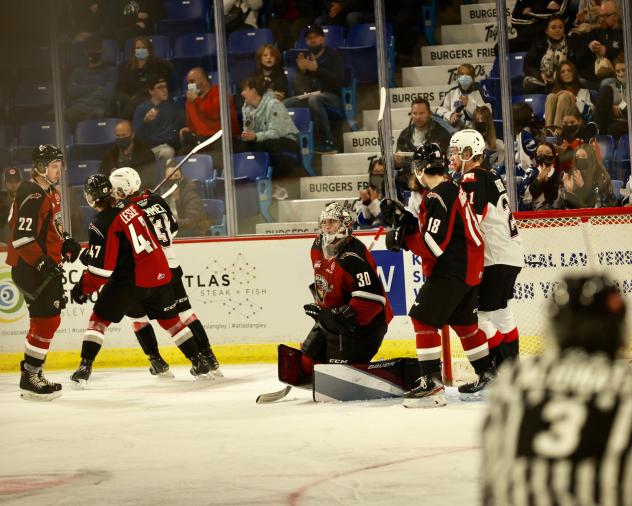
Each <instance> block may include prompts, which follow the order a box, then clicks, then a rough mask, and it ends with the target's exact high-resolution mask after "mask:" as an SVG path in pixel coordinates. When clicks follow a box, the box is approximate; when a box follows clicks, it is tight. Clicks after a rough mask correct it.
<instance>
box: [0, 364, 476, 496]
mask: <svg viewBox="0 0 632 506" xmlns="http://www.w3.org/2000/svg"><path fill="white" fill-rule="evenodd" d="M222 370H223V371H224V374H225V376H226V377H225V378H224V379H218V380H215V381H214V382H209V381H195V380H194V379H193V378H192V377H191V376H190V375H189V372H188V369H186V368H184V367H176V368H174V372H175V375H176V377H175V379H158V378H155V377H152V376H150V374H149V373H148V372H147V369H142V370H140V369H113V370H99V369H95V371H94V372H93V375H92V378H91V381H90V382H89V384H88V389H87V390H82V391H77V390H72V389H71V387H70V384H69V383H70V381H69V379H68V377H69V375H70V372H58V371H54V372H51V373H47V377H49V378H50V379H51V380H56V381H61V382H62V383H63V385H64V395H63V396H62V397H61V398H59V399H57V400H55V401H52V402H28V401H24V400H22V399H20V397H19V393H18V386H17V384H18V376H17V375H16V374H5V375H0V406H1V407H0V448H1V452H2V458H1V459H0V504H2V505H17V504H19V505H29V506H31V505H47V506H49V505H89V506H93V505H103V504H104V505H135V506H138V505H157V504H161V505H162V504H179V505H180V504H182V505H187V506H188V505H287V506H295V505H296V506H298V505H305V506H310V505H354V504H362V505H366V504H370V505H417V504H418V505H423V506H444V505H445V506H448V505H449V506H458V505H467V506H473V505H476V504H477V503H478V500H477V497H478V491H477V475H478V469H479V465H478V461H479V441H478V434H479V429H480V421H481V416H482V413H483V404H480V403H461V402H459V401H458V400H457V399H456V392H455V390H454V389H449V390H448V402H449V405H448V407H446V408H437V409H429V410H424V409H405V408H403V407H402V406H401V401H398V400H384V401H370V402H353V403H337V404H321V403H314V402H312V400H311V393H310V392H307V391H301V390H296V389H293V390H292V391H291V392H290V394H289V395H288V397H286V399H284V400H283V401H280V402H277V403H274V404H267V405H261V404H256V403H255V398H256V397H257V395H258V394H260V393H262V392H269V391H273V390H278V389H280V388H281V387H282V385H281V384H280V383H278V381H277V380H276V369H275V366H274V365H270V364H266V365H247V366H244V365H240V366H223V367H222Z"/></svg>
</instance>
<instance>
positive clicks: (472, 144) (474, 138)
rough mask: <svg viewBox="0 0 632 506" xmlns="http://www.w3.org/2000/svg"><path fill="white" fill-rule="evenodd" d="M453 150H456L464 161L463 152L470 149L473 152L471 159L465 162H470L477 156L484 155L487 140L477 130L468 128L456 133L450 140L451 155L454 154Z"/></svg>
mask: <svg viewBox="0 0 632 506" xmlns="http://www.w3.org/2000/svg"><path fill="white" fill-rule="evenodd" d="M452 148H456V150H457V153H458V155H459V156H460V157H461V160H464V159H463V156H462V154H463V151H465V150H466V149H467V148H469V149H470V150H471V152H472V154H471V156H470V158H468V159H467V160H464V161H466V162H467V161H469V160H471V159H472V158H474V157H475V156H476V155H482V154H483V153H484V151H485V139H484V138H483V136H482V135H481V134H480V132H478V131H477V130H473V129H471V128H466V129H465V130H461V131H459V132H456V133H455V134H454V135H453V136H452V138H451V139H450V153H452V152H453V149H452Z"/></svg>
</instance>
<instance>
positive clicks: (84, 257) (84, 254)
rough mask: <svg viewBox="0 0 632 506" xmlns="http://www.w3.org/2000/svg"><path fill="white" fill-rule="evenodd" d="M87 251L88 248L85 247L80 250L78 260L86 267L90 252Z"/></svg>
mask: <svg viewBox="0 0 632 506" xmlns="http://www.w3.org/2000/svg"><path fill="white" fill-rule="evenodd" d="M89 251H90V248H86V249H84V250H83V251H82V252H81V255H79V261H80V262H81V263H82V264H83V265H85V266H86V267H87V266H88V264H89V263H90V260H89V257H90V254H89V253H88V252H89Z"/></svg>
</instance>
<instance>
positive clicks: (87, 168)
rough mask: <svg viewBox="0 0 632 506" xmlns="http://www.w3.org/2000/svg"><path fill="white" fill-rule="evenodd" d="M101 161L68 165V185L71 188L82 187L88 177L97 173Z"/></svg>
mask: <svg viewBox="0 0 632 506" xmlns="http://www.w3.org/2000/svg"><path fill="white" fill-rule="evenodd" d="M100 167H101V160H80V161H76V162H71V163H70V164H68V184H69V185H71V186H75V185H82V186H83V184H84V183H85V182H86V179H87V178H88V176H92V175H93V174H96V173H97V172H99V168H100Z"/></svg>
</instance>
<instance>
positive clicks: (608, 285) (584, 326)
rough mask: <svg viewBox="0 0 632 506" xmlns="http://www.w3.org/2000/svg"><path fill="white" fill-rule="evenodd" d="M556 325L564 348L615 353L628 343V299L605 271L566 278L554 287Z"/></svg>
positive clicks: (559, 342)
mask: <svg viewBox="0 0 632 506" xmlns="http://www.w3.org/2000/svg"><path fill="white" fill-rule="evenodd" d="M553 303H554V304H553V309H552V315H551V320H552V326H553V330H554V333H555V337H556V339H557V343H558V345H559V347H560V349H565V348H581V349H584V350H586V351H588V352H591V353H595V352H603V353H606V354H608V355H609V356H611V357H614V356H615V355H616V354H617V352H618V351H619V350H620V349H621V347H622V346H624V345H625V339H626V337H625V326H624V320H625V303H624V301H623V297H622V296H621V293H620V292H619V289H618V288H617V285H616V284H614V282H613V281H612V280H610V279H609V278H607V277H606V276H603V275H589V276H581V277H566V278H564V279H563V280H562V281H561V282H560V283H559V284H558V285H557V286H556V288H555V290H554V291H553Z"/></svg>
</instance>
